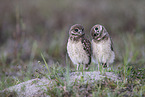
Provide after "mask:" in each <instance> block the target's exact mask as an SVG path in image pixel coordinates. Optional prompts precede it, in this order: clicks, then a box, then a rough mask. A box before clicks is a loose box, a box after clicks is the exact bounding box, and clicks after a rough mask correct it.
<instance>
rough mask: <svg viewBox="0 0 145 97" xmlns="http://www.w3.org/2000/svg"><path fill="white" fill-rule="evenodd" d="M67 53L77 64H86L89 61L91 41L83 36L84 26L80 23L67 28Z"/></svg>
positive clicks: (86, 65) (88, 63)
mask: <svg viewBox="0 0 145 97" xmlns="http://www.w3.org/2000/svg"><path fill="white" fill-rule="evenodd" d="M67 53H68V55H69V57H70V59H71V61H72V62H73V63H74V64H76V65H77V70H78V69H79V65H80V64H82V65H85V67H86V68H88V65H90V63H91V43H90V41H89V40H88V39H86V38H85V33H84V27H83V26H82V25H81V24H75V25H73V26H72V27H71V28H70V30H69V39H68V43H67Z"/></svg>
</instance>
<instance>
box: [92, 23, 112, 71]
mask: <svg viewBox="0 0 145 97" xmlns="http://www.w3.org/2000/svg"><path fill="white" fill-rule="evenodd" d="M90 34H91V36H92V42H91V44H92V56H93V60H94V61H95V63H97V64H99V63H100V64H102V65H103V66H104V67H105V66H107V67H108V66H109V64H112V63H113V62H114V59H115V53H114V50H113V43H112V39H111V37H110V35H109V34H108V32H107V30H106V29H105V27H104V26H102V25H99V24H97V25H95V26H93V27H92V29H91V31H90ZM98 69H99V65H98Z"/></svg>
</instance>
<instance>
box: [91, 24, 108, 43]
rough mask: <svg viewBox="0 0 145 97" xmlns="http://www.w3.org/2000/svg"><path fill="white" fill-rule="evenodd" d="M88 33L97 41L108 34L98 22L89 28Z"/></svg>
mask: <svg viewBox="0 0 145 97" xmlns="http://www.w3.org/2000/svg"><path fill="white" fill-rule="evenodd" d="M90 34H91V36H92V38H93V39H95V40H98V41H100V40H102V39H104V38H105V37H106V36H108V32H107V31H106V29H105V27H104V26H102V25H99V24H97V25H94V26H93V27H92V28H91V31H90Z"/></svg>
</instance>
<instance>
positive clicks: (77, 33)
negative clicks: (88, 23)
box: [69, 24, 85, 37]
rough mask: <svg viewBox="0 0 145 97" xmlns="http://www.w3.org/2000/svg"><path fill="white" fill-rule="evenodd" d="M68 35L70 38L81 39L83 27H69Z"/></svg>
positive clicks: (79, 25)
mask: <svg viewBox="0 0 145 97" xmlns="http://www.w3.org/2000/svg"><path fill="white" fill-rule="evenodd" d="M69 35H70V36H72V37H81V36H84V35H85V33H84V27H83V26H82V25H81V24H75V25H73V26H71V28H70V30H69Z"/></svg>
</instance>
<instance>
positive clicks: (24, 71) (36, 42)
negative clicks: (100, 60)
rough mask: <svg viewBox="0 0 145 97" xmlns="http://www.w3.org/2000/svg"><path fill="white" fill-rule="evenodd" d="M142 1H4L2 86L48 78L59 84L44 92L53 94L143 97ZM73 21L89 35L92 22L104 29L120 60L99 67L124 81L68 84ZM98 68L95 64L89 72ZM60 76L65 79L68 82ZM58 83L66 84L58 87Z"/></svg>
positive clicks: (0, 10)
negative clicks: (110, 38)
mask: <svg viewBox="0 0 145 97" xmlns="http://www.w3.org/2000/svg"><path fill="white" fill-rule="evenodd" d="M144 4H145V1H143V0H142V1H136V0H128V1H116V0H107V1H95V0H92V1H86V0H85V1H84V0H78V1H77V2H74V1H68V0H61V1H58V0H29V1H26V0H20V1H19V0H11V1H10V0H1V3H0V14H1V15H0V90H3V89H5V88H8V87H10V86H13V85H16V84H19V83H21V82H24V81H27V80H30V79H32V78H42V77H43V76H45V77H47V78H49V79H55V80H56V81H55V82H56V83H57V84H55V85H54V86H53V88H51V89H48V91H46V93H47V94H51V96H79V95H80V96H84V95H89V96H93V97H96V96H100V97H106V96H108V97H112V96H114V97H119V96H120V97H122V96H128V97H130V96H134V97H138V96H139V97H144V96H145V38H144V36H145V33H144V30H145V29H144V27H145V23H144V21H145V17H144V16H145V13H144V10H143V9H144V8H145V6H144ZM75 23H80V24H82V25H83V26H84V27H85V32H86V37H87V38H88V39H91V38H90V34H89V31H90V29H91V27H92V26H93V25H95V24H98V23H99V24H102V25H104V26H105V27H106V29H107V31H108V32H109V33H110V35H111V36H112V39H113V42H114V49H115V54H116V59H115V62H114V63H113V64H112V65H110V66H111V67H110V68H111V69H110V70H104V71H103V70H102V69H100V71H103V72H106V71H109V72H114V73H115V74H118V75H119V76H120V77H121V78H122V80H123V81H122V82H112V81H111V80H110V79H106V80H105V81H100V82H96V83H94V85H93V86H92V85H90V84H87V85H83V84H78V83H77V81H76V82H75V83H74V85H71V84H70V83H69V73H70V72H75V71H76V70H75V66H74V65H73V64H72V63H71V61H70V59H69V58H68V57H67V54H66V43H67V38H68V30H69V28H70V26H71V25H73V24H75ZM41 53H42V54H41ZM82 67H83V66H82ZM82 67H81V66H80V72H82V73H83V72H84V71H83V69H82ZM100 68H101V66H100ZM96 70H98V69H97V66H96V65H95V64H94V63H92V64H91V65H90V68H89V70H88V71H90V72H91V71H96ZM60 77H65V79H66V82H62V80H61V79H60ZM81 81H83V77H82V79H81ZM59 86H63V88H56V87H59ZM82 87H83V88H82ZM24 88H25V87H23V89H24ZM14 94H15V93H14Z"/></svg>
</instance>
